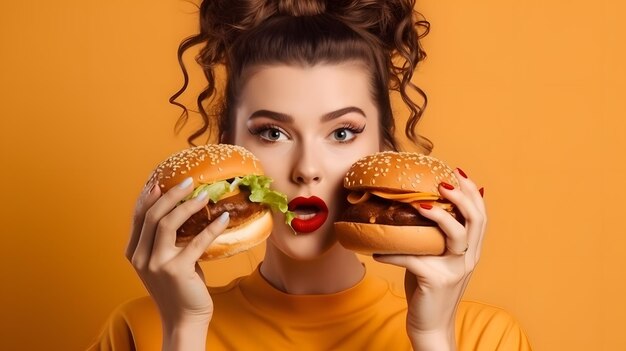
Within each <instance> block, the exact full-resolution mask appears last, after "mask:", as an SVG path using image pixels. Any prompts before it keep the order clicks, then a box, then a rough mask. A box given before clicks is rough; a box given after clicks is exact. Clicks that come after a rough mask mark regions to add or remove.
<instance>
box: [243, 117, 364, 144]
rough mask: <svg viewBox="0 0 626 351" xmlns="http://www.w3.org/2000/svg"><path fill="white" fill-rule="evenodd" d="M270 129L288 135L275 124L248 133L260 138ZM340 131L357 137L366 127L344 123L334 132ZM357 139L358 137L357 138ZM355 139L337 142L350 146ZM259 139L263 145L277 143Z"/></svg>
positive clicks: (257, 127)
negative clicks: (345, 131)
mask: <svg viewBox="0 0 626 351" xmlns="http://www.w3.org/2000/svg"><path fill="white" fill-rule="evenodd" d="M270 129H276V130H278V131H280V132H281V133H283V134H287V133H285V132H284V131H283V129H282V128H280V127H279V126H277V125H275V124H271V123H267V124H262V125H259V126H255V127H251V128H248V131H249V132H250V134H252V135H255V136H258V135H260V134H261V133H262V132H264V131H266V130H270ZM338 130H347V131H349V132H351V133H353V134H355V135H356V134H361V133H363V131H364V130H365V125H362V126H356V125H354V124H352V123H350V122H348V123H344V124H342V125H341V127H339V128H337V129H335V130H334V131H333V133H335V132H337V131H338ZM355 138H356V137H355ZM355 138H352V139H350V140H347V141H337V142H338V143H341V144H348V143H350V142H352V141H354V139H355ZM258 139H259V140H260V141H261V142H263V143H267V144H272V143H275V141H271V140H267V139H265V138H262V137H259V138H258Z"/></svg>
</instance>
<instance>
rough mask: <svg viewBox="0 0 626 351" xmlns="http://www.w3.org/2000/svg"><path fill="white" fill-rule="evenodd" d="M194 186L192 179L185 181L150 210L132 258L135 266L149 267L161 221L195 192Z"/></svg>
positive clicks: (167, 193) (172, 189)
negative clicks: (157, 229)
mask: <svg viewBox="0 0 626 351" xmlns="http://www.w3.org/2000/svg"><path fill="white" fill-rule="evenodd" d="M192 184H193V179H192V178H187V179H185V180H184V181H182V182H181V183H180V184H178V185H176V186H175V187H173V188H171V189H170V190H168V191H167V192H166V193H165V194H163V196H161V197H160V198H159V199H158V200H157V201H156V202H155V203H154V205H152V206H151V207H150V208H149V209H148V211H147V212H146V215H145V218H144V221H143V224H142V228H141V234H140V237H139V242H138V243H137V248H136V249H135V252H134V254H133V257H132V262H133V266H135V267H136V268H141V267H145V266H146V265H147V263H148V260H149V259H150V254H151V253H152V247H153V246H154V237H155V234H156V228H157V225H158V223H159V221H160V220H161V218H163V216H165V215H166V214H167V213H169V212H170V211H171V210H172V209H173V208H174V207H176V205H177V204H178V203H179V202H180V201H181V200H182V199H184V198H185V196H187V195H188V194H189V193H190V192H191V191H192V190H193V186H192Z"/></svg>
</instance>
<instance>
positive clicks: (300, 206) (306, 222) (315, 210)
mask: <svg viewBox="0 0 626 351" xmlns="http://www.w3.org/2000/svg"><path fill="white" fill-rule="evenodd" d="M289 211H292V212H294V213H295V215H296V217H295V218H294V219H293V221H292V222H291V226H292V227H293V229H294V230H295V231H296V232H298V233H311V232H313V231H315V230H317V229H318V228H319V227H321V226H322V225H323V224H324V222H326V219H327V218H328V207H327V206H326V203H325V202H324V200H322V199H320V198H319V197H317V196H311V197H309V198H305V197H301V196H299V197H296V198H295V199H293V200H291V201H290V202H289Z"/></svg>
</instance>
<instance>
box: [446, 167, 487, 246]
mask: <svg viewBox="0 0 626 351" xmlns="http://www.w3.org/2000/svg"><path fill="white" fill-rule="evenodd" d="M454 173H455V175H456V178H457V179H458V181H459V187H460V189H461V191H462V192H463V193H464V194H465V195H467V196H468V197H469V198H470V199H471V200H472V202H473V203H474V205H475V206H476V208H478V212H479V213H480V214H481V215H482V221H481V222H482V226H480V228H479V230H475V229H474V228H471V232H470V233H468V239H469V243H470V245H471V246H472V250H473V251H474V252H475V255H476V257H477V258H478V257H480V252H481V248H482V245H483V240H484V239H485V232H486V230H485V229H486V226H487V210H486V206H485V200H484V199H483V194H484V188H480V189H477V187H478V186H477V185H476V184H475V183H474V182H473V181H472V180H471V179H470V178H469V177H468V176H467V174H466V173H465V172H463V171H462V170H461V169H460V168H456V169H455V170H454Z"/></svg>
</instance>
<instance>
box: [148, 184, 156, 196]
mask: <svg viewBox="0 0 626 351" xmlns="http://www.w3.org/2000/svg"><path fill="white" fill-rule="evenodd" d="M156 186H157V185H156V183H154V184H152V186H151V187H150V190H148V194H152V192H153V191H154V189H156Z"/></svg>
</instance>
